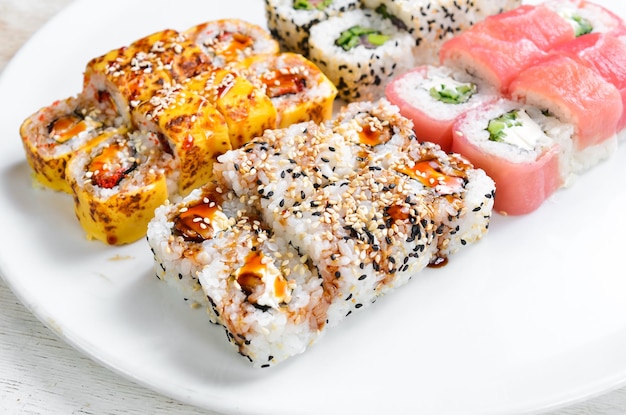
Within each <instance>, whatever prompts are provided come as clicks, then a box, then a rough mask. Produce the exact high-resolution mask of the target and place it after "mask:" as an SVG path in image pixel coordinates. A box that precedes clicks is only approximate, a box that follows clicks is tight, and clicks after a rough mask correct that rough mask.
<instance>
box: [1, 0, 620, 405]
mask: <svg viewBox="0 0 626 415" xmlns="http://www.w3.org/2000/svg"><path fill="white" fill-rule="evenodd" d="M601 3H603V4H605V5H607V6H609V7H611V8H612V9H613V10H616V11H618V12H621V14H622V15H626V9H624V5H623V4H620V5H618V2H617V0H615V1H612V2H610V1H603V2H601ZM217 4H218V3H217V2H213V1H192V0H185V1H178V2H176V5H174V4H173V3H172V2H169V1H167V0H157V1H150V2H142V1H138V0H134V1H127V0H124V1H122V0H115V1H107V2H99V3H98V4H97V6H96V5H94V3H93V2H91V1H88V0H79V1H77V2H75V3H73V4H72V5H71V6H70V7H69V8H67V9H66V10H64V11H63V12H62V13H61V14H60V15H58V16H57V17H56V18H55V19H53V20H52V21H51V22H50V23H49V24H48V25H47V26H46V27H44V28H43V30H41V31H40V32H39V33H37V35H36V36H34V37H33V38H32V40H31V41H30V42H29V43H28V44H27V45H26V46H25V47H24V48H23V49H22V50H21V52H20V53H19V54H18V55H17V56H16V57H15V59H14V60H13V61H12V63H11V64H10V65H9V66H8V67H7V68H6V71H5V73H4V75H3V78H2V79H1V81H0V131H1V132H2V140H1V141H0V148H1V152H0V154H1V157H0V171H1V175H0V195H1V197H0V212H2V217H3V221H2V222H3V227H2V232H0V269H1V270H2V274H3V276H4V278H5V279H6V281H7V283H8V284H9V285H10V286H11V288H12V289H13V291H14V292H15V293H16V295H17V296H19V298H20V299H21V300H22V301H23V303H24V304H25V305H26V306H27V307H29V309H30V310H32V312H33V313H34V314H35V315H36V316H37V317H38V318H40V319H41V320H42V321H43V322H44V323H45V324H47V325H48V326H49V327H50V328H51V329H52V330H53V331H55V332H56V333H58V334H59V335H60V336H62V337H63V338H64V339H65V340H66V341H67V342H68V343H70V344H72V345H73V346H74V347H76V348H77V349H79V350H81V351H83V352H84V353H86V354H88V355H89V356H91V357H93V358H94V359H95V360H97V361H99V362H100V363H102V364H103V365H105V366H107V367H109V368H111V369H112V370H114V371H116V372H119V373H121V374H122V375H123V376H126V377H128V378H130V379H133V380H134V381H136V382H138V383H140V384H143V385H146V386H148V387H150V388H152V389H154V390H156V391H159V392H161V393H163V394H165V395H169V396H171V397H174V398H177V399H179V400H182V401H185V402H188V403H191V404H195V405H198V406H201V407H205V408H209V409H212V410H215V411H219V412H224V413H228V414H254V415H262V414H272V415H292V414H294V413H298V414H303V415H304V414H316V415H318V414H324V415H331V414H346V413H368V414H370V413H371V414H383V413H385V414H386V413H395V414H403V413H411V414H415V413H421V414H425V413H429V414H439V415H447V414H460V413H463V414H481V415H486V414H499V415H502V414H521V413H528V412H534V411H543V410H547V409H549V408H556V407H559V406H562V405H565V404H570V403H573V402H575V401H578V400H582V399H586V398H589V397H591V396H593V395H596V394H598V393H601V392H605V391H608V390H610V389H612V388H615V387H618V386H621V385H624V384H626V278H625V273H624V269H623V266H622V264H623V258H622V255H624V252H623V246H624V241H623V238H624V235H625V233H626V219H625V218H626V215H625V214H624V213H625V212H624V206H626V190H624V189H623V183H622V180H623V179H624V178H625V177H626V149H624V148H623V147H622V148H620V149H619V151H618V152H617V154H615V156H614V157H613V158H612V159H610V160H608V161H607V162H605V163H603V164H602V165H600V166H598V167H596V168H594V169H593V170H592V171H590V172H588V173H587V174H586V175H584V176H583V177H581V179H580V180H579V181H578V182H577V183H575V184H574V186H573V187H572V188H570V189H567V190H561V191H559V192H558V193H557V194H555V195H554V196H553V197H552V198H551V199H549V200H548V201H547V202H546V203H545V204H544V205H543V206H542V207H541V208H540V209H539V210H538V211H536V212H534V213H533V214H531V215H527V216H524V217H501V216H495V217H494V219H493V222H492V224H491V229H490V233H489V235H488V236H487V237H486V238H485V239H483V241H481V242H480V243H479V244H477V245H474V246H470V247H467V248H466V249H465V251H464V252H461V253H459V254H457V255H456V256H453V257H452V258H451V260H450V263H449V264H448V265H447V266H446V267H444V268H442V269H433V270H430V269H429V270H426V271H425V272H423V273H422V274H420V275H418V276H416V277H415V278H414V279H413V280H412V282H411V283H410V284H409V285H407V286H405V287H403V288H402V289H401V290H398V291H396V292H395V293H393V294H391V295H389V296H387V297H385V298H383V299H381V300H379V301H378V302H377V303H376V304H375V305H373V306H372V307H370V308H368V309H367V310H366V311H364V312H363V313H360V314H357V315H354V316H352V317H351V318H350V319H348V320H347V321H346V322H345V323H344V324H343V325H341V326H340V327H339V328H336V329H333V330H331V331H329V332H328V333H327V335H326V336H325V337H324V338H323V339H322V340H321V341H320V342H319V343H317V344H316V345H315V346H313V347H312V348H310V349H309V350H308V351H307V352H306V353H305V354H303V355H301V356H298V357H296V358H293V359H291V360H290V361H287V362H285V363H283V364H281V365H278V366H276V367H274V368H272V369H269V370H256V369H253V368H252V367H250V366H249V365H248V363H247V362H246V360H245V359H243V358H241V357H240V356H238V355H237V354H236V353H234V352H233V350H232V349H231V348H230V347H231V346H230V345H229V344H228V343H227V341H226V338H225V335H224V333H223V331H222V330H221V329H220V328H218V327H215V326H212V325H210V324H209V323H208V321H207V320H206V319H205V317H204V313H203V312H202V311H196V310H191V309H190V308H188V307H187V305H186V304H185V303H184V302H183V301H182V300H180V299H179V298H178V296H177V295H176V294H175V293H173V292H171V291H169V290H168V288H167V287H166V286H165V284H162V283H160V282H159V281H158V280H157V279H156V278H155V277H154V276H153V271H152V257H151V253H150V251H149V249H148V246H147V244H146V243H145V241H140V242H137V243H135V244H132V245H129V246H123V247H106V246H104V245H103V244H101V243H98V242H87V241H86V240H85V239H84V237H83V232H82V230H81V229H80V227H79V225H78V223H77V221H76V220H75V218H74V214H73V206H72V202H71V200H70V198H69V197H68V196H67V195H63V194H57V193H54V192H50V191H47V190H43V189H39V188H33V186H32V182H31V176H30V170H29V168H28V166H27V164H26V162H25V159H24V155H23V151H22V148H21V143H20V138H19V135H18V128H19V124H20V122H21V121H22V120H23V119H24V118H25V117H26V116H28V115H30V114H31V113H32V112H34V111H35V110H36V109H38V108H39V107H41V106H44V105H48V104H50V103H51V102H52V101H53V100H55V99H58V98H64V97H67V96H70V95H73V94H75V93H77V92H78V91H79V89H80V87H81V75H82V70H83V68H84V64H85V63H86V62H87V61H88V60H89V59H90V58H92V57H94V56H97V55H100V54H102V53H104V52H107V51H108V50H110V49H112V48H115V47H118V46H122V45H125V44H128V43H129V42H131V41H133V40H135V39H137V38H139V37H142V36H144V35H146V34H149V33H152V32H154V31H157V30H161V29H164V28H166V27H171V28H174V29H180V30H183V29H185V28H187V27H189V26H191V25H193V24H197V23H200V22H202V21H205V20H212V19H215V18H219V17H240V18H243V19H246V20H248V21H251V22H255V23H259V24H264V14H263V5H262V1H261V0H230V1H228V2H220V3H219V6H217Z"/></svg>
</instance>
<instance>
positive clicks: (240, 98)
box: [185, 68, 279, 148]
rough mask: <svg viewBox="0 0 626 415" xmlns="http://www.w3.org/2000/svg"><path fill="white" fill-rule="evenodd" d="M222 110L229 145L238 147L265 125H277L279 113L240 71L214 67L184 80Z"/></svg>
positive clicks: (188, 85) (259, 89) (266, 127)
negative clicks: (226, 126)
mask: <svg viewBox="0 0 626 415" xmlns="http://www.w3.org/2000/svg"><path fill="white" fill-rule="evenodd" d="M185 88H187V89H190V90H193V91H194V92H195V93H198V94H199V95H201V96H202V97H204V98H206V99H207V100H208V102H209V103H211V104H212V105H214V106H215V108H216V109H217V110H218V111H219V112H220V114H222V116H223V117H224V120H225V121H226V124H227V125H228V137H229V140H230V146H231V147H232V148H239V147H241V146H242V145H244V144H245V143H247V142H248V141H250V140H251V139H253V138H254V137H257V136H259V135H261V134H263V131H265V130H267V129H272V128H276V124H277V118H278V116H279V114H278V113H277V111H276V108H275V106H274V104H273V103H272V100H271V99H270V97H268V96H267V95H266V94H265V92H264V90H263V89H262V88H261V87H260V86H257V85H255V84H253V83H252V82H250V81H249V80H248V79H247V78H246V77H245V76H243V75H241V74H240V73H238V72H236V71H232V70H227V69H220V68H216V69H214V70H212V71H210V72H205V73H204V74H202V75H198V76H196V77H194V78H192V79H189V81H187V82H186V83H185Z"/></svg>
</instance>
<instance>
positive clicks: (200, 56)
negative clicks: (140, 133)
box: [83, 29, 209, 124]
mask: <svg viewBox="0 0 626 415" xmlns="http://www.w3.org/2000/svg"><path fill="white" fill-rule="evenodd" d="M208 68H209V61H208V59H207V56H206V55H205V54H204V53H203V52H202V51H201V50H200V48H199V47H198V46H197V45H196V44H195V43H194V42H192V41H190V40H189V39H188V38H187V37H186V36H184V35H183V34H181V33H179V32H177V31H175V30H170V29H166V30H163V31H160V32H156V33H154V34H152V35H149V36H146V37H144V38H141V39H139V40H137V41H135V42H133V43H131V44H130V45H128V46H124V47H121V48H119V49H114V50H111V51H110V52H108V53H106V54H104V55H102V56H99V57H96V58H94V59H92V60H91V61H89V63H88V64H87V67H86V70H85V74H84V79H83V89H84V91H85V93H86V94H87V95H88V96H89V97H90V98H91V99H93V100H106V99H109V100H112V101H113V102H114V104H115V106H116V107H117V110H118V111H119V113H120V115H121V116H122V117H123V119H124V121H125V122H126V123H127V124H130V122H131V111H132V109H133V108H135V107H137V106H138V105H140V104H141V103H143V102H146V101H149V100H150V98H151V97H152V95H153V94H154V93H155V92H156V91H157V90H159V89H161V88H162V87H163V85H168V84H174V83H178V82H182V81H183V80H185V79H187V78H190V77H193V76H196V75H198V74H199V73H202V72H204V71H205V70H207V69H208Z"/></svg>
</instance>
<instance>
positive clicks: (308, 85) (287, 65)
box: [241, 52, 337, 128]
mask: <svg viewBox="0 0 626 415" xmlns="http://www.w3.org/2000/svg"><path fill="white" fill-rule="evenodd" d="M241 67H242V68H243V69H242V73H243V74H244V75H245V76H246V77H247V78H248V79H249V80H250V81H251V82H252V83H253V84H254V85H257V86H259V87H260V88H261V89H262V90H263V91H264V92H265V94H266V95H267V96H269V97H270V99H271V101H272V104H273V105H274V107H275V108H276V112H277V114H278V120H277V127H278V128H284V127H288V126H289V125H291V124H296V123H299V122H304V121H315V122H318V123H320V122H324V121H326V120H329V119H330V118H331V117H332V115H333V104H334V102H335V97H336V96H337V88H336V87H335V85H334V84H333V83H332V82H331V81H330V80H329V79H328V78H327V77H326V75H325V74H324V73H323V72H322V71H321V70H320V69H319V68H318V67H317V66H316V65H315V64H314V63H313V62H311V61H309V60H308V59H306V58H305V57H304V56H302V55H299V54H296V53H288V52H286V53H281V54H279V55H259V56H254V57H251V58H248V59H246V60H245V61H243V62H242V65H241Z"/></svg>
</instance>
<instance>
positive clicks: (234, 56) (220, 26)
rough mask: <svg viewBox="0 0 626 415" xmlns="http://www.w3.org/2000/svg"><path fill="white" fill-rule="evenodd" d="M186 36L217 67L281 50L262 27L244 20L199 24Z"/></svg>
mask: <svg viewBox="0 0 626 415" xmlns="http://www.w3.org/2000/svg"><path fill="white" fill-rule="evenodd" d="M184 33H185V35H187V36H188V37H189V39H191V40H193V41H194V42H195V43H196V45H198V46H199V47H200V48H201V49H202V51H203V52H204V53H205V54H206V56H207V57H208V58H209V60H210V61H211V65H212V66H214V67H216V68H224V67H227V66H229V65H230V64H232V63H233V62H238V61H241V60H243V59H245V58H247V57H249V56H253V55H276V54H277V53H278V52H279V50H280V48H279V46H278V42H277V41H275V40H274V39H273V38H272V36H271V35H270V33H269V32H268V31H267V30H265V29H263V28H262V27H261V26H258V25H255V24H252V23H249V22H246V21H244V20H240V19H235V18H232V19H221V20H214V21H210V22H205V23H201V24H198V25H196V26H193V27H190V28H189V29H188V30H186V31H185V32H184Z"/></svg>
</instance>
